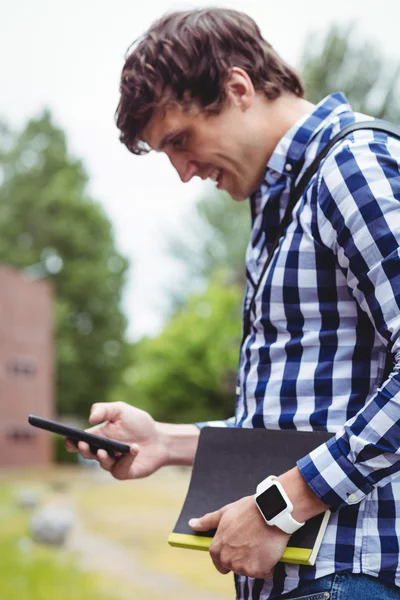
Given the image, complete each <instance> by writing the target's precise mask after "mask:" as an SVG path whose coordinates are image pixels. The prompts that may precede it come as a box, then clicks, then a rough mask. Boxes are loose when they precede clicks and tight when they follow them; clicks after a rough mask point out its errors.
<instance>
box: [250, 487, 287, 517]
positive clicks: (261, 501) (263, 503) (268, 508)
mask: <svg viewBox="0 0 400 600" xmlns="http://www.w3.org/2000/svg"><path fill="white" fill-rule="evenodd" d="M256 502H257V504H258V507H259V509H260V510H261V512H262V513H263V515H264V517H265V518H266V519H267V521H271V520H272V519H274V518H275V517H276V516H277V515H279V513H281V512H282V511H284V510H285V509H286V508H287V507H288V505H287V503H286V501H285V499H284V497H283V496H282V494H281V492H280V491H279V489H278V486H277V485H271V487H269V488H268V489H267V490H265V492H263V493H262V494H260V495H259V496H257V497H256Z"/></svg>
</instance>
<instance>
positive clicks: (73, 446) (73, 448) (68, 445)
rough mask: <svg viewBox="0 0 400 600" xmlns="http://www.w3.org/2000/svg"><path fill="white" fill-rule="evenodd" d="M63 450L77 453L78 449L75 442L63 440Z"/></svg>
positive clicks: (67, 439)
mask: <svg viewBox="0 0 400 600" xmlns="http://www.w3.org/2000/svg"><path fill="white" fill-rule="evenodd" d="M64 448H65V449H66V451H67V452H78V447H77V445H76V444H75V442H74V441H73V440H71V439H69V438H65V440H64Z"/></svg>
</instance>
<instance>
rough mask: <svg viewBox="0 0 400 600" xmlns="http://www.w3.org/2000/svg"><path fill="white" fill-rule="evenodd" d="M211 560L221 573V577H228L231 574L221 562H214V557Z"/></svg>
mask: <svg viewBox="0 0 400 600" xmlns="http://www.w3.org/2000/svg"><path fill="white" fill-rule="evenodd" d="M211 560H212V561H213V563H214V567H215V568H216V569H217V571H219V573H221V575H227V574H228V573H230V572H231V570H230V569H226V568H225V567H223V566H222V565H221V563H220V562H219V561H217V560H214V558H213V557H211Z"/></svg>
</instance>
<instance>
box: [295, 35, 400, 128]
mask: <svg viewBox="0 0 400 600" xmlns="http://www.w3.org/2000/svg"><path fill="white" fill-rule="evenodd" d="M300 72H301V74H302V76H303V79H304V81H305V85H306V92H307V93H306V96H307V99H308V100H310V101H311V102H315V103H317V102H319V101H320V100H322V98H324V97H325V96H327V95H328V94H331V93H332V92H336V91H339V90H340V91H342V92H344V93H345V94H346V96H347V98H348V100H349V102H350V104H351V105H352V107H353V109H354V110H356V111H359V112H363V113H366V114H370V115H372V116H374V117H378V118H382V119H387V120H389V121H392V122H393V123H400V106H399V102H398V92H399V82H400V63H399V62H398V61H397V62H396V63H394V62H393V61H391V60H389V59H388V58H387V57H386V56H384V55H383V54H382V53H381V51H380V49H379V48H378V47H377V46H376V45H374V44H373V43H372V42H371V41H369V40H367V41H366V40H362V39H359V38H357V29H356V27H355V26H354V25H353V24H351V25H348V26H347V27H345V28H342V27H341V26H339V25H332V26H331V27H330V29H329V30H328V31H327V32H326V33H325V34H324V35H322V36H321V35H320V34H319V33H318V34H317V33H314V34H311V35H310V36H309V37H308V39H307V42H306V44H305V47H304V50H303V54H302V59H301V64H300Z"/></svg>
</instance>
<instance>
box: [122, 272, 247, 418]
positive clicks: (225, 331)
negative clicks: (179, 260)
mask: <svg viewBox="0 0 400 600" xmlns="http://www.w3.org/2000/svg"><path fill="white" fill-rule="evenodd" d="M241 296H242V289H241V286H237V285H232V286H230V287H226V286H225V285H222V284H221V283H220V282H219V281H218V278H217V277H214V279H213V281H211V282H210V284H209V286H208V287H207V289H206V291H205V292H204V293H199V294H192V295H191V296H190V297H189V299H188V301H187V303H186V305H185V307H184V308H183V309H182V310H180V311H179V312H176V313H175V315H174V316H173V317H172V318H171V319H170V321H169V322H168V323H167V325H166V327H165V329H164V331H163V332H162V333H161V335H160V336H158V337H157V338H155V339H149V338H144V339H143V340H141V341H140V342H139V343H137V344H136V345H135V348H134V361H132V364H131V366H130V367H128V369H127V370H126V372H125V376H124V378H125V384H124V385H123V386H121V388H120V389H117V390H116V391H115V394H114V398H113V399H115V400H125V401H126V402H128V403H131V404H134V405H136V406H139V407H141V408H144V409H146V410H148V411H149V412H150V413H151V414H152V415H153V416H154V417H155V418H156V419H159V420H162V421H170V422H191V421H196V420H202V419H220V418H227V417H230V416H232V414H233V410H234V398H235V384H236V371H237V362H238V348H239V342H240V334H241V331H240V308H239V305H240V298H241Z"/></svg>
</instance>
